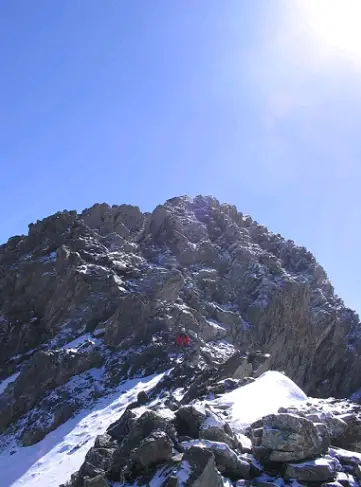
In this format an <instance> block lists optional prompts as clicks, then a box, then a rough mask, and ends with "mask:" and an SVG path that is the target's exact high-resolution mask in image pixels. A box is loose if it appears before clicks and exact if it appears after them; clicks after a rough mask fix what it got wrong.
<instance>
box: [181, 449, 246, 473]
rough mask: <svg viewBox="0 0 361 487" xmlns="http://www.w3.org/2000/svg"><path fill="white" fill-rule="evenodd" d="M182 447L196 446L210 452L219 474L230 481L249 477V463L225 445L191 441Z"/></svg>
mask: <svg viewBox="0 0 361 487" xmlns="http://www.w3.org/2000/svg"><path fill="white" fill-rule="evenodd" d="M182 446H183V447H184V448H187V447H192V446H196V447H200V448H206V449H207V450H210V451H211V452H212V453H213V455H214V458H215V462H216V465H217V468H218V470H219V472H221V474H222V475H225V476H226V477H229V478H230V479H240V478H246V479H247V478H249V476H250V465H249V463H248V462H247V461H246V460H244V459H243V458H241V457H239V456H238V455H237V454H236V453H235V452H234V451H233V450H232V449H231V448H230V447H229V446H228V445H227V444H226V443H221V442H217V441H209V440H193V441H190V442H184V443H182ZM186 451H187V450H186Z"/></svg>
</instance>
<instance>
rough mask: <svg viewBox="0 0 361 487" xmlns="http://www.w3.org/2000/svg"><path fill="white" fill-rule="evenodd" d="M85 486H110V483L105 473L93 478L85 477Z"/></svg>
mask: <svg viewBox="0 0 361 487" xmlns="http://www.w3.org/2000/svg"><path fill="white" fill-rule="evenodd" d="M84 487H109V484H108V482H107V480H106V478H105V477H104V475H97V476H96V477H93V478H92V479H85V480H84Z"/></svg>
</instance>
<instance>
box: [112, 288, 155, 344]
mask: <svg viewBox="0 0 361 487" xmlns="http://www.w3.org/2000/svg"><path fill="white" fill-rule="evenodd" d="M149 315H150V305H149V300H148V298H147V297H146V296H144V295H142V294H140V293H130V294H128V295H126V296H124V297H123V298H121V299H120V304H119V306H118V308H117V310H116V311H115V313H114V314H113V316H112V317H111V318H109V320H108V321H107V323H106V328H105V335H104V343H105V344H106V345H108V346H110V347H116V346H118V345H119V344H120V342H121V341H122V340H124V338H127V337H129V336H131V335H132V334H134V333H139V332H140V330H143V331H144V332H145V331H146V324H147V320H148V318H149Z"/></svg>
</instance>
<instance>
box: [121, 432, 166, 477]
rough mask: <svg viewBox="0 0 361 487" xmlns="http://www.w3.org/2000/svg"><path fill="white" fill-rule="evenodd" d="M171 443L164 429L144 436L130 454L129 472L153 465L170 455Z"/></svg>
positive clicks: (135, 472) (134, 472)
mask: <svg viewBox="0 0 361 487" xmlns="http://www.w3.org/2000/svg"><path fill="white" fill-rule="evenodd" d="M172 449H173V443H172V441H171V440H170V438H169V436H168V435H167V434H166V433H165V432H164V431H155V432H154V433H152V434H151V435H149V436H148V437H147V438H145V439H144V440H143V441H142V442H141V444H140V445H139V447H138V448H135V449H134V450H132V452H131V454H130V467H129V469H130V472H131V474H132V476H134V475H136V474H137V472H142V471H143V470H145V469H147V468H149V467H154V466H155V465H157V464H159V463H163V462H164V461H166V460H169V459H170V458H171V457H172Z"/></svg>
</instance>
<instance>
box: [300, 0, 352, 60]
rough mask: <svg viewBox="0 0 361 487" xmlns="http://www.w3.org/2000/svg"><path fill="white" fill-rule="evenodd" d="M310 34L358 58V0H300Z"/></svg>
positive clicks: (330, 46) (326, 44)
mask: <svg viewBox="0 0 361 487" xmlns="http://www.w3.org/2000/svg"><path fill="white" fill-rule="evenodd" d="M300 5H301V8H302V10H303V11H304V13H305V15H306V21H307V23H308V27H309V28H310V30H311V32H312V35H313V36H315V37H317V38H318V39H319V40H320V41H322V43H323V44H325V47H326V46H327V47H328V48H332V49H333V50H336V51H338V52H341V53H343V54H346V55H351V56H353V57H355V56H357V57H359V58H361V0H301V1H300Z"/></svg>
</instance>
